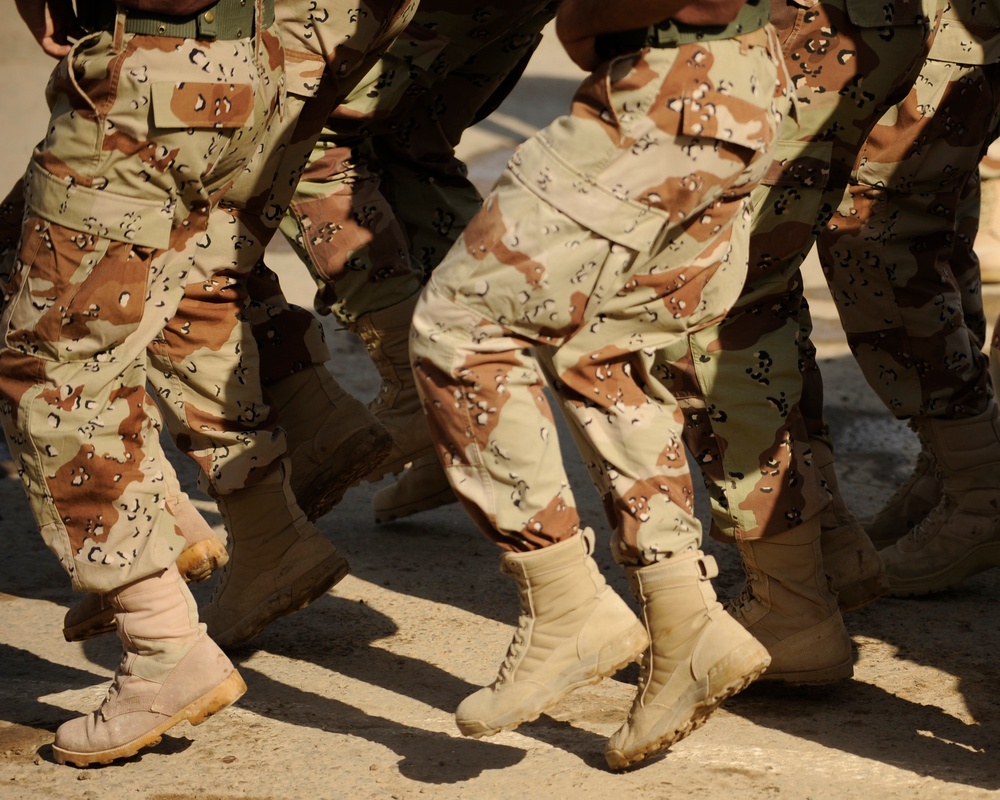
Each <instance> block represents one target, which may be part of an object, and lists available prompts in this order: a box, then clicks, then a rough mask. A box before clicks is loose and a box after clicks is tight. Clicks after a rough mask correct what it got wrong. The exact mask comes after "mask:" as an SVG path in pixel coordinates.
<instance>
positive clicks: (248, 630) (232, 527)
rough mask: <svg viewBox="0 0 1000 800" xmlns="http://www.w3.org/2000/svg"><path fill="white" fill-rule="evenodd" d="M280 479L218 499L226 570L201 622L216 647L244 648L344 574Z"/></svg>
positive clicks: (277, 474)
mask: <svg viewBox="0 0 1000 800" xmlns="http://www.w3.org/2000/svg"><path fill="white" fill-rule="evenodd" d="M281 473H282V471H281V470H274V471H272V473H271V474H270V475H268V476H267V477H266V478H265V479H264V480H263V481H261V482H260V483H257V484H255V485H253V486H250V487H247V488H246V489H240V490H239V491H237V492H233V493H231V494H228V495H223V496H221V497H220V498H219V501H218V502H219V511H221V512H222V516H223V518H224V519H225V521H226V528H227V530H228V531H229V548H230V549H229V563H228V564H227V565H226V566H225V567H224V568H223V569H222V572H221V574H220V575H219V582H218V583H217V584H216V586H215V591H214V592H213V594H212V598H211V600H209V602H208V605H206V606H205V608H204V609H203V610H202V620H204V622H205V624H206V625H208V632H209V634H210V635H211V636H212V638H213V639H215V641H216V642H218V643H219V646H221V647H226V648H229V647H236V646H238V645H241V644H244V643H245V642H247V641H248V640H249V639H251V638H252V637H254V636H256V635H257V634H258V633H260V631H262V630H263V629H264V628H265V627H266V626H267V625H269V624H270V623H271V622H273V621H274V620H276V619H278V618H279V617H283V616H285V615H286V614H291V613H293V612H295V611H298V610H299V609H300V608H304V607H305V606H307V605H308V604H309V603H311V602H312V601H313V600H316V599H317V598H319V597H322V596H323V595H324V594H325V593H326V591H327V590H328V589H329V588H330V587H332V586H333V585H334V584H336V583H337V582H338V581H340V580H341V579H342V578H344V576H346V575H347V572H348V565H347V560H346V559H345V558H344V557H343V556H342V555H341V554H340V552H339V551H338V550H337V548H336V547H334V546H333V545H332V544H331V543H330V541H329V540H328V539H327V538H326V537H325V536H323V534H322V533H320V531H319V530H318V529H317V528H316V526H314V525H313V524H312V523H310V522H309V521H308V520H307V519H306V517H305V514H303V513H302V510H301V509H300V508H299V507H298V505H296V503H295V498H294V497H293V496H292V491H291V488H290V487H289V484H288V480H287V478H284V477H283V476H282V474H281Z"/></svg>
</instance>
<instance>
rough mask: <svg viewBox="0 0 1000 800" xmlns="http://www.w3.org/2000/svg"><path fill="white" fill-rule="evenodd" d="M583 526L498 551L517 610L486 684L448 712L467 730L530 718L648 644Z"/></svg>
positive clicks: (485, 731) (477, 732)
mask: <svg viewBox="0 0 1000 800" xmlns="http://www.w3.org/2000/svg"><path fill="white" fill-rule="evenodd" d="M593 537H594V534H593V532H592V531H590V530H589V529H588V530H587V531H585V532H584V533H581V534H578V535H576V536H574V537H572V538H571V539H567V540H565V541H562V542H559V543H558V544H554V545H549V546H548V547H544V548H542V549H541V550H533V551H531V552H529V553H505V554H504V555H503V557H502V558H501V562H500V570H501V571H502V572H505V573H506V574H508V575H511V576H513V578H514V580H516V581H517V585H518V593H519V595H520V600H521V615H520V618H519V619H518V625H517V630H515V631H514V638H513V640H512V641H511V644H510V647H509V648H508V650H507V657H506V658H505V659H504V661H503V664H501V665H500V672H499V674H498V675H497V678H496V680H495V681H494V682H493V684H492V685H490V686H487V687H485V688H483V689H480V690H479V691H478V692H476V693H475V694H472V695H470V696H469V697H467V698H465V700H463V701H462V702H461V704H460V705H459V706H458V710H457V711H456V712H455V720H456V722H457V723H458V729H459V730H460V731H461V732H462V733H463V734H465V735H466V736H474V737H476V738H478V737H480V736H489V735H491V734H494V733H497V732H498V731H502V730H510V729H512V728H516V727H517V726H518V725H520V724H521V723H522V722H530V721H531V720H533V719H536V718H537V717H538V716H539V715H540V714H541V713H542V712H543V711H545V710H546V709H547V708H550V707H551V706H553V705H555V704H556V703H557V702H559V700H560V699H562V697H563V696H564V695H566V694H567V693H568V692H570V691H572V690H573V689H576V688H578V687H580V686H585V685H586V684H588V683H596V682H597V681H599V680H600V679H601V678H603V677H604V676H606V675H612V674H614V673H615V672H617V671H618V670H619V669H621V668H622V667H623V666H625V665H626V664H628V663H629V662H631V661H634V660H635V659H636V658H637V657H638V656H639V654H640V653H641V652H642V651H643V649H644V648H645V647H646V645H647V644H648V641H649V640H648V639H647V638H646V632H645V630H643V627H642V623H640V622H639V620H638V619H636V617H635V614H633V613H632V611H631V610H630V609H629V607H628V606H627V605H626V604H625V601H624V600H622V599H621V598H620V597H619V596H618V595H617V594H615V593H614V591H612V589H611V587H610V586H608V585H607V584H606V583H605V582H604V576H603V575H601V572H600V570H599V569H598V568H597V564H596V563H595V562H594V559H593V558H591V555H590V553H591V552H592V551H593V543H594V538H593Z"/></svg>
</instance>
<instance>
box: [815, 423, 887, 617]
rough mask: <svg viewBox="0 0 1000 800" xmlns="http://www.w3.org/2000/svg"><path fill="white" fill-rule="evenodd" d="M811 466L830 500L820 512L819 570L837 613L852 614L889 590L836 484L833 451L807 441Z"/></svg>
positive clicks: (878, 561) (879, 562) (874, 553)
mask: <svg viewBox="0 0 1000 800" xmlns="http://www.w3.org/2000/svg"><path fill="white" fill-rule="evenodd" d="M809 444H810V445H811V447H812V452H813V459H814V461H813V463H815V465H816V467H817V469H818V470H819V473H820V477H821V478H822V480H823V483H824V485H825V486H826V488H827V489H828V490H829V492H830V494H831V495H832V497H833V499H832V500H831V501H830V504H829V505H828V506H827V507H826V508H825V509H823V511H822V512H821V513H820V517H819V524H820V528H821V530H822V534H821V535H820V540H819V541H820V547H821V548H822V550H823V568H824V569H825V570H826V576H827V578H828V579H829V581H830V588H831V589H832V590H833V592H834V594H836V595H837V603H838V604H839V606H840V610H841V611H856V610H857V609H859V608H862V607H863V606H866V605H868V604H869V603H870V602H872V601H873V600H876V599H877V598H879V597H881V596H882V595H884V594H885V593H886V592H887V591H888V589H889V581H888V579H887V578H886V577H885V567H884V566H883V564H882V559H880V558H879V556H878V550H876V549H875V545H873V544H872V541H871V539H869V538H868V533H867V532H866V531H865V529H864V528H863V527H861V523H860V522H858V521H857V519H855V517H854V515H853V514H852V513H851V511H850V509H849V508H848V507H847V503H845V502H844V497H843V495H841V493H840V486H839V485H838V483H837V473H836V471H835V470H834V468H833V451H832V450H831V449H830V447H829V446H828V445H827V444H826V442H824V441H822V440H821V439H815V438H814V439H810V440H809Z"/></svg>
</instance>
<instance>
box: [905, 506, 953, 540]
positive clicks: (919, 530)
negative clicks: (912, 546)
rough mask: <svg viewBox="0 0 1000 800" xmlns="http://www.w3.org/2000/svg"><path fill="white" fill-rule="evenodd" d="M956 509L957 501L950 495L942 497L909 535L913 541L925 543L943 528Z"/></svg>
mask: <svg viewBox="0 0 1000 800" xmlns="http://www.w3.org/2000/svg"><path fill="white" fill-rule="evenodd" d="M954 510H955V502H954V501H953V500H952V499H951V498H950V497H948V495H945V496H944V497H942V498H941V502H940V503H938V504H937V505H936V506H934V508H932V509H931V511H930V513H929V514H928V515H927V516H926V517H924V519H922V520H921V521H920V522H918V523H917V525H916V526H915V527H914V528H913V529H912V530H911V531H910V532H909V533H908V534H907V537H908V538H909V539H911V540H912V541H913V542H916V543H918V544H923V543H924V542H926V541H928V540H929V539H931V538H932V537H933V536H934V535H935V534H936V533H937V532H938V531H939V530H941V527H942V526H943V525H944V523H945V522H946V521H947V519H948V517H949V516H951V512H952V511H954Z"/></svg>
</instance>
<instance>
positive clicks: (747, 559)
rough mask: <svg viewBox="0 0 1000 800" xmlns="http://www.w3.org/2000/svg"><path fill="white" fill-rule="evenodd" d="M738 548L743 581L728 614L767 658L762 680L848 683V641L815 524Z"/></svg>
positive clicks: (851, 666) (739, 543)
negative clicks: (762, 648)
mask: <svg viewBox="0 0 1000 800" xmlns="http://www.w3.org/2000/svg"><path fill="white" fill-rule="evenodd" d="M736 544H737V547H739V550H740V555H741V556H743V569H744V571H745V572H746V576H747V579H746V584H745V585H744V587H743V591H742V592H741V593H740V595H739V597H737V598H736V599H735V600H733V601H730V603H729V604H728V606H727V610H728V611H729V613H730V614H732V615H733V617H734V618H735V619H736V621H737V622H739V623H740V624H741V625H743V627H744V628H746V629H747V630H748V631H750V633H752V634H753V635H754V636H755V637H757V640H758V641H759V642H760V643H761V644H762V645H764V647H766V648H767V652H768V653H769V654H770V655H771V666H770V667H768V669H767V672H765V673H764V675H763V676H762V677H761V680H762V681H784V682H786V683H796V684H822V683H832V682H834V681H838V680H842V679H844V678H850V677H851V676H852V675H853V674H854V659H853V653H852V650H851V638H850V637H849V636H848V635H847V629H846V628H845V627H844V619H843V617H842V616H841V614H840V610H839V609H838V608H837V598H836V597H835V596H834V594H833V592H831V591H830V587H829V585H828V583H827V578H826V573H825V572H824V569H823V555H822V551H821V549H820V525H819V518H818V517H814V518H813V519H811V520H809V521H808V522H805V523H803V524H801V525H799V526H798V527H796V528H792V529H791V530H788V531H785V532H783V533H781V534H778V535H777V536H768V537H767V538H765V539H753V540H749V541H737V543H736Z"/></svg>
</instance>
